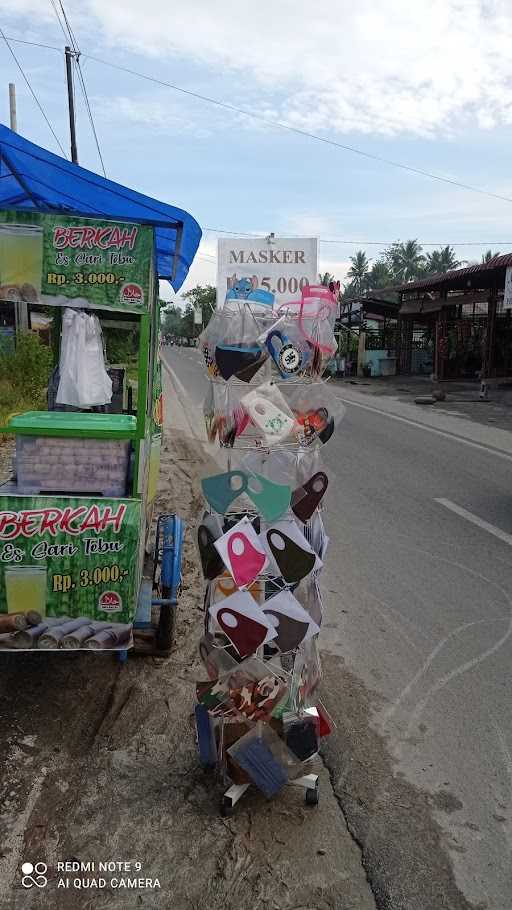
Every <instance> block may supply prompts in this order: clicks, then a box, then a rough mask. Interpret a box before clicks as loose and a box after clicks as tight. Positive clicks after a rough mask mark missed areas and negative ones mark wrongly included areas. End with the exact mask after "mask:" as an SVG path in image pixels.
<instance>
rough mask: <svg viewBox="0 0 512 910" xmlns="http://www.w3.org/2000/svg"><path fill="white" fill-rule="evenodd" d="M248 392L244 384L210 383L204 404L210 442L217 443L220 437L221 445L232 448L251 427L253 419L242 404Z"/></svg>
mask: <svg viewBox="0 0 512 910" xmlns="http://www.w3.org/2000/svg"><path fill="white" fill-rule="evenodd" d="M246 392H247V387H246V386H245V385H242V383H240V384H236V383H231V382H230V383H226V382H224V381H222V380H220V381H219V380H212V381H210V384H209V387H208V390H207V393H206V396H205V400H204V404H203V413H204V419H205V425H206V434H207V436H208V440H209V441H210V442H215V439H216V437H217V435H218V437H219V442H220V443H221V445H223V446H226V447H230V448H232V447H233V446H234V444H235V441H236V439H237V437H238V436H241V435H242V433H244V432H245V431H246V430H248V428H250V427H251V419H250V417H249V415H248V413H247V411H246V410H245V409H244V408H243V406H242V405H241V403H240V401H241V398H242V397H243V395H245V394H246ZM253 429H254V427H253Z"/></svg>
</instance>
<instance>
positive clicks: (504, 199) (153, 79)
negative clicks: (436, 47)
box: [83, 54, 512, 202]
mask: <svg viewBox="0 0 512 910" xmlns="http://www.w3.org/2000/svg"><path fill="white" fill-rule="evenodd" d="M83 56H84V57H87V59H88V60H93V61H94V62H95V63H100V64H101V65H103V66H109V67H112V68H113V69H117V70H120V71H121V72H124V73H129V74H130V75H132V76H137V77H138V78H139V79H145V80H146V81H148V82H154V83H155V84H156V85H162V86H165V87H166V88H170V89H172V90H173V91H175V92H180V93H181V94H183V95H187V96H189V97H191V98H197V99H198V100H199V101H205V102H207V103H208V104H213V105H215V106H216V107H220V108H223V109H224V110H228V111H231V112H232V113H236V114H242V115H243V116H244V117H251V118H252V119H254V120H258V121H259V122H261V123H266V124H267V126H273V127H278V128H279V129H281V130H286V131H287V132H290V133H295V134H297V135H299V136H304V137H306V138H307V139H313V140H315V141H316V142H322V143H324V144H325V145H330V146H333V147H334V148H339V149H342V150H343V151H345V152H351V153H352V154H354V155H359V156H361V157H363V158H368V159H370V160H371V161H377V162H379V163H380V164H387V165H388V166H389V167H394V168H399V169H400V170H404V171H408V172H409V173H412V174H418V175H420V176H421V177H428V178H429V179H431V180H437V181H439V182H441V183H447V184H450V185H451V186H456V187H459V189H464V190H469V191H470V192H472V193H478V194H479V195H481V196H489V197H490V198H492V199H500V200H501V201H502V202H512V198H511V197H510V196H502V195H501V194H500V193H493V192H491V191H490V190H483V189H481V188H480V187H476V186H471V185H470V184H469V183H462V181H459V180H452V179H451V178H450V177H444V176H443V175H441V174H433V173H432V172H430V171H425V170H423V169H422V168H417V167H413V166H412V165H409V164H403V162H399V161H393V160H392V159H391V158H384V157H382V156H381V155H375V154H373V153H372V152H365V151H364V150H363V149H359V148H356V146H353V145H345V144H344V143H342V142H337V141H336V140H335V139H329V138H328V137H327V136H319V135H318V134H317V133H311V132H309V131H308V130H303V129H300V127H298V126H290V124H288V123H284V122H283V121H282V120H273V119H271V118H270V117H265V116H264V115H263V114H258V113H256V112H255V111H250V110H244V108H241V107H237V106H236V105H234V104H229V103H228V102H227V101H219V100H218V99H217V98H210V97H208V95H201V94H200V93H199V92H193V91H191V90H190V89H186V88H183V87H182V86H179V85H175V84H174V83H172V82H166V81H165V80H164V79H158V78H156V77H155V76H148V75H147V74H146V73H140V72H138V71H137V70H132V69H130V68H129V67H127V66H120V64H118V63H112V62H111V61H109V60H102V59H101V57H94V56H92V55H91V54H84V55H83Z"/></svg>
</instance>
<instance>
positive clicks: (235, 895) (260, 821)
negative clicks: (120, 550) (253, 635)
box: [0, 380, 375, 910]
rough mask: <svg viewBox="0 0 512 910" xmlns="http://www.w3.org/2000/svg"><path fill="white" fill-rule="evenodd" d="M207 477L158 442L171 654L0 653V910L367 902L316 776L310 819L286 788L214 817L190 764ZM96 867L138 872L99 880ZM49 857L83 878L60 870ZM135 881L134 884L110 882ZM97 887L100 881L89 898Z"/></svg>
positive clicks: (352, 905) (177, 447)
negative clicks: (26, 876) (316, 799)
mask: <svg viewBox="0 0 512 910" xmlns="http://www.w3.org/2000/svg"><path fill="white" fill-rule="evenodd" d="M168 381H169V380H168ZM169 393H170V394H172V390H169ZM210 469H213V470H215V465H211V464H210V465H209V464H208V463H207V456H205V455H204V454H203V452H202V450H200V447H199V446H198V445H197V439H191V438H190V437H187V434H186V432H184V430H183V429H182V430H181V431H180V432H179V433H178V432H175V431H174V432H169V431H168V432H167V436H166V442H165V445H164V452H163V464H162V474H161V485H160V493H159V497H158V508H157V512H161V511H167V510H176V511H178V512H179V513H180V514H181V515H182V516H183V517H184V518H185V520H186V522H187V535H186V541H185V550H184V561H183V582H184V584H183V594H182V597H181V599H180V605H179V610H178V621H177V638H176V646H175V649H174V651H173V654H172V656H171V658H170V659H167V660H165V659H157V658H152V657H136V656H135V657H131V658H130V659H129V661H128V662H127V663H126V664H124V665H122V664H119V663H117V662H116V661H115V660H114V658H113V657H112V656H111V655H96V654H86V653H63V654H58V655H51V654H45V653H44V652H42V653H33V654H32V653H26V654H21V655H20V654H12V655H11V654H2V655H1V665H2V666H1V674H0V761H1V765H2V775H1V779H0V806H1V809H0V907H1V908H6V910H7V908H9V910H17V908H20V910H21V908H23V910H26V908H31V907H34V908H42V910H45V908H51V910H61V908H62V910H67V908H72V910H86V908H87V910H88V908H90V907H92V906H93V905H94V906H95V907H96V908H99V910H101V908H109V910H110V908H115V910H124V908H126V910H128V908H130V910H132V908H139V907H141V908H159V910H160V908H172V910H199V908H208V910H221V908H223V910H229V908H233V910H235V908H236V910H245V908H247V910H249V908H251V910H260V908H261V910H263V908H265V910H266V908H269V910H281V908H285V910H331V908H332V910H373V908H374V907H375V903H374V900H373V896H372V892H371V890H370V888H369V885H368V883H367V880H366V876H365V872H364V869H363V866H362V861H361V853H360V850H359V848H358V846H357V845H356V843H355V842H354V840H353V839H352V838H351V836H350V834H349V833H348V831H347V826H346V823H345V819H344V817H343V814H342V812H341V810H340V807H339V804H338V802H337V799H336V797H335V795H334V793H333V790H332V786H331V782H330V778H329V774H328V772H327V770H326V769H325V768H324V767H323V766H322V765H320V767H319V773H320V780H321V783H320V792H321V797H320V805H319V807H318V808H309V807H306V806H305V804H304V802H303V796H302V793H301V791H299V790H294V789H293V788H290V790H289V791H286V792H285V794H284V795H283V796H281V797H279V798H278V799H276V800H274V801H272V802H266V801H265V800H264V799H263V798H262V797H261V796H260V795H258V794H257V793H252V792H249V793H248V794H246V796H245V797H244V799H243V801H242V802H241V803H240V804H239V806H238V807H237V811H236V814H235V815H234V816H233V817H231V818H228V819H224V818H222V817H221V816H220V814H219V811H218V809H219V799H220V795H221V792H222V789H221V787H220V784H219V782H217V781H216V780H215V777H214V776H212V774H210V773H206V772H204V771H203V770H202V769H201V768H200V766H199V763H198V759H197V754H196V749H195V741H194V729H193V723H192V708H193V700H194V681H195V679H196V678H201V671H200V666H199V664H198V657H197V641H198V638H199V636H200V628H201V623H202V613H201V598H202V587H203V582H202V577H201V575H200V571H199V568H198V562H197V557H196V552H195V544H194V528H193V525H194V522H195V521H196V520H197V518H198V516H199V513H200V510H201V507H202V503H201V498H200V495H199V489H200V488H199V477H200V476H201V474H203V473H208V472H209V470H210ZM107 861H111V862H116V863H117V862H128V863H131V864H132V870H134V869H135V868H137V871H136V872H135V871H131V872H127V873H125V874H124V875H123V874H122V873H120V872H117V873H112V872H111V871H108V872H103V873H101V872H100V871H98V870H99V864H100V862H107ZM26 862H30V863H32V864H33V865H34V864H35V863H36V862H44V863H45V864H46V865H47V866H48V872H47V876H46V877H47V878H48V884H47V885H46V887H41V888H38V887H32V888H30V889H25V888H24V887H23V886H22V884H21V879H22V875H23V872H22V870H21V865H22V864H23V863H26ZM63 862H70V863H73V862H74V863H91V864H94V867H90V871H87V872H84V871H68V872H64V871H63V872H58V871H57V870H58V866H57V864H58V863H63ZM135 863H139V864H140V867H134V866H133V864H135ZM134 877H136V878H141V879H144V880H145V882H144V886H143V887H138V888H136V889H131V888H130V889H127V888H123V887H119V881H122V880H123V879H128V878H131V879H133V878H134ZM101 878H104V879H105V880H106V885H105V886H102V887H95V886H94V884H92V882H94V881H96V882H97V881H98V879H101ZM76 879H78V884H77V883H76V881H75V880H76ZM59 880H60V882H59ZM155 880H158V885H159V887H158V885H157V883H156V881H155ZM59 884H60V887H59ZM139 884H140V883H139Z"/></svg>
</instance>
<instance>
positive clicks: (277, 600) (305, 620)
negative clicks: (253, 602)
mask: <svg viewBox="0 0 512 910" xmlns="http://www.w3.org/2000/svg"><path fill="white" fill-rule="evenodd" d="M263 612H264V613H265V616H267V618H268V619H270V622H271V623H272V624H273V625H274V627H275V629H276V632H277V636H276V638H275V639H274V641H273V644H274V645H277V647H278V648H279V649H280V650H281V651H284V652H288V651H294V650H295V649H296V648H298V647H299V645H300V644H301V642H303V641H304V640H306V639H308V638H311V636H312V635H317V634H318V633H319V631H320V629H319V627H318V626H317V624H316V623H315V622H314V621H313V620H312V619H311V617H310V615H309V613H307V612H306V610H304V608H303V607H301V605H300V603H299V602H298V600H297V599H296V598H295V597H294V596H293V594H291V593H290V591H282V592H281V593H279V594H276V595H275V596H274V597H271V598H270V600H267V601H265V604H264V606H263Z"/></svg>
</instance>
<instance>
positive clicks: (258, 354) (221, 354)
mask: <svg viewBox="0 0 512 910" xmlns="http://www.w3.org/2000/svg"><path fill="white" fill-rule="evenodd" d="M262 353H263V352H262V349H261V348H260V347H259V345H251V346H250V347H240V346H239V345H231V344H222V345H221V344H218V345H217V347H216V348H215V362H216V364H217V366H218V368H219V372H220V375H221V376H222V378H223V379H226V380H227V379H229V378H230V377H231V376H235V375H237V374H238V373H241V372H244V371H245V370H248V369H250V368H252V367H256V369H255V370H254V372H256V370H258V369H259V367H260V366H261V364H262V363H263V360H264V358H263V359H262ZM260 361H261V363H260ZM252 375H254V373H253V374H252ZM250 379H251V376H249V379H248V380H246V381H247V382H248V381H249V380H250Z"/></svg>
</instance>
